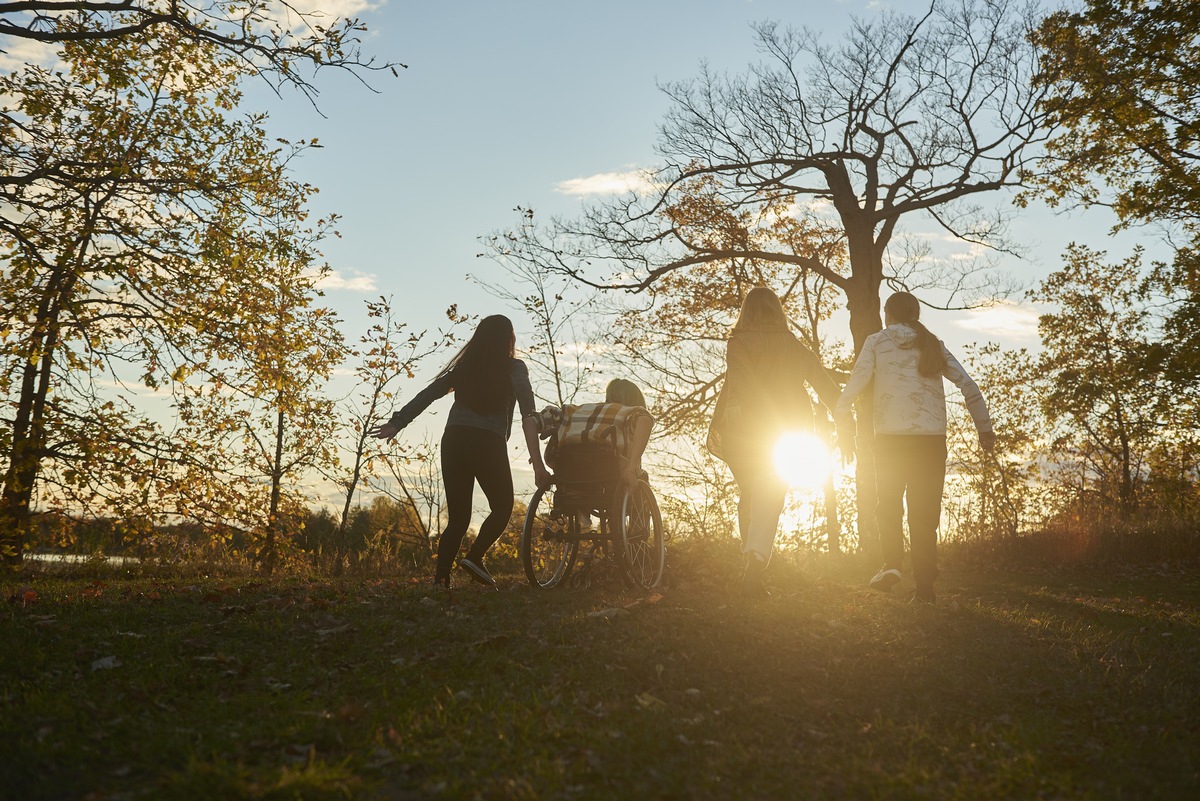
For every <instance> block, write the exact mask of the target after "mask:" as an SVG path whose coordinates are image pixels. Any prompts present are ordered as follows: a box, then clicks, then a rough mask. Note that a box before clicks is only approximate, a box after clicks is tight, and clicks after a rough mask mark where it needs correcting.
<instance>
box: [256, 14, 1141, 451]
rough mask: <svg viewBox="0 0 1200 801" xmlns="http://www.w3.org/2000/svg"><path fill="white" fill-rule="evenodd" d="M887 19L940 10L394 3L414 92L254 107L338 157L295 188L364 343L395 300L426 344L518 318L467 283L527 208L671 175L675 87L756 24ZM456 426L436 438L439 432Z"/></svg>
mask: <svg viewBox="0 0 1200 801" xmlns="http://www.w3.org/2000/svg"><path fill="white" fill-rule="evenodd" d="M347 1H348V2H357V1H360V0H347ZM885 5H886V6H889V7H893V8H895V9H897V10H901V11H905V12H909V13H921V12H923V11H924V10H925V9H926V8H927V3H925V2H914V0H895V1H894V2H891V3H880V2H866V0H843V1H840V2H839V1H838V0H828V1H827V2H819V3H811V2H796V0H640V2H633V1H632V0H606V2H575V1H574V0H558V1H557V2H555V1H553V0H490V1H488V2H481V1H478V0H472V1H471V2H461V1H456V0H443V1H442V2H427V1H422V2H401V1H400V0H391V2H388V3H386V4H383V5H380V6H378V7H377V8H375V9H374V10H369V11H365V12H363V13H362V18H363V20H364V21H365V22H366V23H367V25H368V26H369V27H370V29H371V32H370V34H369V38H368V40H367V41H366V44H365V48H366V49H367V50H368V51H369V52H371V53H373V54H375V55H376V56H377V57H378V58H379V59H381V60H388V59H390V60H395V61H400V62H403V63H406V64H408V65H409V69H407V70H404V71H401V74H400V76H399V77H398V78H392V77H391V76H390V75H378V76H374V77H373V78H371V81H372V83H373V85H374V86H375V87H376V88H377V89H378V90H380V93H379V94H374V93H372V92H370V91H369V90H367V89H366V88H364V87H362V86H361V85H359V84H358V83H357V82H356V81H355V80H353V79H352V78H349V77H348V76H345V75H339V74H335V73H326V74H324V75H322V76H320V77H319V78H318V83H317V85H318V87H319V88H320V89H321V90H322V94H321V96H320V98H319V100H318V103H319V106H320V108H321V111H322V112H323V113H324V115H325V116H324V117H322V116H320V115H319V114H318V113H317V112H316V111H314V110H313V109H312V108H311V106H309V105H308V104H307V103H306V101H305V100H304V99H303V98H302V97H300V96H299V95H295V94H288V95H286V96H285V97H284V98H282V100H278V99H274V98H272V97H271V96H270V95H269V93H267V92H266V91H265V90H263V88H262V87H258V88H255V89H252V91H251V92H250V93H249V96H248V98H247V105H248V106H250V107H254V106H258V107H267V108H269V109H270V110H271V113H272V118H273V121H272V126H273V127H274V130H275V131H276V132H277V133H279V135H283V136H288V137H289V138H306V137H318V138H319V139H320V141H321V143H322V145H323V146H324V148H323V149H322V150H319V151H316V152H315V153H312V154H311V155H309V156H307V157H306V158H305V159H303V160H302V161H300V162H298V163H297V164H296V170H297V174H298V175H299V176H300V177H301V178H303V179H304V180H306V181H309V182H310V183H313V184H315V185H317V186H318V187H320V189H321V194H320V195H319V196H318V198H317V202H316V205H315V210H316V211H317V212H318V213H326V212H329V211H335V212H337V213H339V214H341V215H342V216H343V220H342V223H341V225H340V226H339V227H340V230H341V232H342V235H343V237H342V239H340V240H337V241H331V242H329V243H327V246H326V248H325V251H326V254H327V256H328V259H329V261H330V263H331V265H332V266H333V267H334V269H335V270H337V272H338V274H339V276H340V277H341V278H342V279H343V280H344V281H346V282H348V285H347V286H346V287H344V288H340V289H335V288H331V289H330V291H329V295H328V297H329V300H330V302H331V303H332V304H333V305H334V306H335V307H337V308H338V309H339V310H340V311H341V313H342V314H343V316H344V317H345V318H346V320H347V333H348V335H350V336H351V337H355V336H357V332H358V331H359V330H360V329H361V325H362V323H361V313H360V308H361V300H362V298H363V297H366V296H373V295H378V294H394V295H395V297H396V299H397V306H398V307H399V309H400V311H401V313H402V315H403V316H404V317H405V318H406V319H408V321H409V322H410V323H411V324H412V325H413V326H414V327H417V328H422V327H427V326H432V325H436V324H438V322H440V321H441V320H442V319H443V318H442V316H441V315H442V310H443V309H445V308H446V306H448V305H449V304H451V303H458V304H459V306H460V309H461V310H462V311H465V312H468V313H472V314H487V313H492V312H495V311H504V309H503V307H502V306H501V305H500V303H499V302H498V301H496V300H494V299H493V298H491V297H490V296H488V295H487V294H485V293H484V292H483V291H482V290H481V289H479V288H478V287H476V286H475V285H473V284H471V283H470V282H468V281H467V280H466V276H467V275H468V274H477V275H490V276H491V277H493V278H498V277H499V276H501V275H502V273H501V272H500V270H499V268H498V267H497V266H496V265H494V264H493V263H491V262H489V261H487V260H484V259H478V258H476V254H477V253H478V252H479V251H480V250H481V249H482V248H481V246H480V243H479V241H478V238H479V237H480V236H483V235H486V234H488V233H489V232H492V231H494V230H497V229H501V228H504V227H506V226H509V225H512V224H514V223H515V221H516V215H515V214H514V213H513V212H512V209H513V207H515V206H518V205H521V206H532V207H533V208H534V209H536V210H537V211H538V213H539V216H542V215H546V214H551V213H567V214H569V213H571V212H573V211H574V210H576V209H578V208H579V207H580V198H579V197H577V196H573V195H570V194H568V193H565V192H564V191H563V189H562V186H563V184H564V182H568V181H571V180H574V179H584V178H588V177H591V176H596V175H599V174H603V173H618V172H622V171H627V170H630V169H634V168H638V167H647V166H651V165H653V164H654V153H653V145H654V141H655V130H656V126H657V125H658V123H659V122H660V120H661V118H662V116H663V114H664V112H665V111H666V109H667V102H666V98H665V97H664V96H663V94H662V93H661V92H660V91H659V89H658V88H657V84H658V83H662V82H668V81H673V80H679V79H687V78H690V77H693V76H694V75H696V74H697V71H698V67H699V65H700V63H701V62H702V61H705V60H706V61H708V63H709V64H710V66H711V67H712V68H713V69H714V70H716V71H730V72H738V71H741V70H743V69H744V68H745V67H746V65H747V64H748V63H750V62H752V61H754V60H756V58H757V55H756V53H755V51H754V44H753V37H752V34H751V31H750V24H751V23H752V22H756V21H762V20H775V21H779V22H781V23H784V24H791V25H795V26H808V27H811V28H814V29H817V30H821V31H824V32H826V33H827V35H828V36H829V37H830V39H831V40H833V39H836V38H837V37H838V36H839V35H840V32H841V31H842V29H843V28H844V27H845V26H846V24H847V23H848V22H849V20H850V15H852V14H857V15H874V14H877V13H879V12H880V9H881V7H883V6H885ZM999 200H1000V199H999V198H997V201H998V202H999ZM1109 224H1110V221H1109V219H1108V218H1107V217H1105V216H1104V215H1103V214H1098V213H1097V214H1089V215H1073V216H1067V217H1063V216H1055V215H1053V214H1051V213H1050V212H1049V211H1048V210H1046V209H1044V208H1041V207H1035V208H1032V209H1030V210H1027V211H1024V212H1020V214H1019V216H1018V219H1017V223H1016V225H1015V226H1014V228H1013V235H1014V237H1015V239H1016V240H1017V241H1018V242H1021V243H1023V244H1025V245H1027V246H1029V252H1030V255H1031V257H1032V258H1031V260H1030V261H1027V262H1019V261H1016V260H1012V259H1005V260H1004V263H1005V265H1006V266H1007V267H1008V268H1009V269H1011V270H1012V272H1013V273H1014V274H1015V275H1016V276H1017V277H1018V278H1019V279H1020V280H1021V281H1022V282H1023V283H1025V284H1026V285H1029V284H1032V283H1033V282H1034V281H1036V279H1037V277H1038V276H1039V275H1044V274H1045V273H1046V272H1048V271H1050V270H1052V269H1054V268H1055V267H1056V266H1057V263H1058V255H1059V254H1060V253H1061V252H1062V250H1063V248H1064V247H1065V245H1066V244H1067V243H1068V242H1070V241H1072V240H1078V241H1083V242H1087V243H1089V244H1092V245H1093V246H1099V247H1109V248H1110V249H1111V252H1112V253H1113V254H1115V255H1121V256H1123V255H1125V254H1126V253H1127V252H1128V247H1129V244H1128V242H1129V241H1131V240H1128V238H1127V239H1126V241H1124V242H1114V243H1105V242H1103V241H1102V240H1103V239H1104V237H1105V236H1106V235H1107V229H1108V225H1109ZM1018 300H1019V298H1018ZM517 322H518V328H520V321H519V320H518V321H517ZM928 322H929V324H930V327H931V328H933V329H934V330H935V331H936V332H937V333H938V334H939V335H940V336H942V337H943V338H944V339H945V340H946V342H947V344H948V345H949V346H950V347H951V348H952V349H955V350H958V349H960V348H961V346H962V345H963V344H965V343H967V342H973V341H986V340H996V341H1000V342H1002V343H1005V344H1009V345H1031V344H1034V343H1035V342H1036V338H1035V337H1034V336H1033V328H1032V326H1033V324H1034V323H1035V322H1036V317H1035V310H1033V309H1032V308H1029V307H1024V308H1023V309H1022V308H1017V309H1015V310H1014V309H1008V310H1006V311H1005V312H1004V313H1003V314H1000V313H996V312H993V313H991V316H987V315H984V316H979V315H974V316H973V315H968V314H965V313H949V312H936V313H931V314H930V315H928ZM981 324H982V325H983V327H984V328H983V330H980V328H979V326H980V325H981ZM1009 326H1011V328H1010V327H1009ZM843 336H845V334H843ZM433 366H434V365H431V368H432V367H433ZM426 378H428V376H419V377H418V380H417V381H415V382H412V385H411V386H410V387H407V388H406V391H405V395H406V396H408V395H411V393H412V392H414V391H416V389H418V388H419V385H420V384H421V383H422V381H423V380H424V379H426ZM435 408H438V407H435ZM443 411H444V410H443ZM442 419H444V417H442V415H438V416H437V417H436V418H434V419H428V418H427V419H426V420H425V421H424V422H423V425H427V426H429V427H430V428H433V429H436V428H438V427H440V425H441V420H442ZM514 444H515V443H514Z"/></svg>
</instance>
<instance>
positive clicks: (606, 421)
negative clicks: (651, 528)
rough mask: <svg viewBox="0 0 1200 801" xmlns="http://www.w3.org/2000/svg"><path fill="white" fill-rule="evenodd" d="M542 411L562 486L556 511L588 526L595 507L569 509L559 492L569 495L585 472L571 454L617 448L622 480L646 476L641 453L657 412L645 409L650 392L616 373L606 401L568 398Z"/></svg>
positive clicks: (551, 462)
mask: <svg viewBox="0 0 1200 801" xmlns="http://www.w3.org/2000/svg"><path fill="white" fill-rule="evenodd" d="M540 417H541V421H540V428H541V434H540V437H541V438H542V439H547V440H549V442H548V443H547V445H546V464H547V465H548V466H550V467H551V468H552V469H554V470H555V473H556V475H555V483H556V484H557V485H558V487H559V490H560V492H559V493H558V494H556V496H555V509H554V512H553V513H552V514H554V515H555V516H558V515H559V514H562V513H563V512H574V513H575V514H576V515H577V518H578V520H579V524H580V526H579V527H580V530H581V531H588V530H590V529H591V527H592V521H591V515H590V514H589V513H590V511H591V509H588V508H576V509H568V508H566V506H565V505H563V506H560V504H559V502H558V498H559V496H566V497H564V501H567V498H569V496H570V495H571V493H570V489H569V488H570V487H571V485H572V483H573V482H576V481H580V480H583V479H584V477H583V476H581V475H578V473H579V472H581V471H580V460H575V459H572V458H571V456H572V454H573V453H581V452H587V453H588V455H589V456H591V455H593V454H597V453H598V454H603V453H606V452H609V451H611V452H613V453H615V456H616V472H617V475H616V481H617V486H624V487H627V488H631V487H633V486H635V485H636V484H637V482H638V481H639V480H640V479H644V478H646V472H645V471H644V470H643V469H642V455H643V454H644V453H645V451H646V445H647V443H649V441H650V432H651V430H652V429H653V428H654V417H653V416H651V414H650V412H648V411H646V398H645V396H643V395H642V391H641V390H640V389H638V387H637V385H636V384H634V383H633V382H632V381H628V380H626V379H624V378H614V379H613V380H612V381H610V382H609V383H608V386H607V387H606V388H605V392H604V401H603V402H602V403H585V404H581V405H578V406H575V405H572V404H567V405H566V406H564V407H563V408H562V409H559V408H558V407H556V406H547V407H546V408H545V409H543V410H542V411H541V413H540ZM564 454H566V458H564ZM588 461H590V460H588ZM601 461H603V460H601ZM603 478H607V477H603ZM564 489H566V492H563V490H564ZM568 503H569V501H568ZM585 505H586V504H585Z"/></svg>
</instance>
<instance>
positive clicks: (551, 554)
mask: <svg viewBox="0 0 1200 801" xmlns="http://www.w3.org/2000/svg"><path fill="white" fill-rule="evenodd" d="M553 510H554V490H553V489H539V490H538V491H537V492H535V493H534V494H533V497H532V498H530V499H529V507H528V508H527V509H526V510H525V526H524V527H523V528H522V529H521V549H520V550H521V564H522V566H524V568H525V577H526V578H528V579H529V583H530V584H532V585H533V586H535V587H540V588H541V589H543V590H549V589H552V588H554V587H557V586H558V585H559V584H561V583H562V581H563V580H564V579H565V578H566V577H567V576H569V575H570V574H571V569H572V568H573V567H574V566H575V555H576V553H577V552H578V550H579V532H578V531H577V530H575V531H573V530H572V528H574V527H578V525H579V523H578V522H577V521H576V520H575V516H574V515H561V516H560V517H559V518H552V517H551V513H552V512H553Z"/></svg>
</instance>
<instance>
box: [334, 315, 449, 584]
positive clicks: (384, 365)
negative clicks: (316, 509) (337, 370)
mask: <svg viewBox="0 0 1200 801" xmlns="http://www.w3.org/2000/svg"><path fill="white" fill-rule="evenodd" d="M367 316H368V318H370V319H371V320H373V321H374V322H373V323H372V324H371V327H370V328H369V329H368V330H367V333H366V334H364V335H363V337H362V339H361V340H360V342H361V350H360V351H359V352H358V354H357V355H358V356H359V357H360V358H361V360H362V361H361V363H360V364H359V365H358V366H357V367H356V368H355V370H354V372H355V376H356V378H357V379H358V382H359V383H358V389H357V390H356V392H355V394H354V397H353V398H351V399H350V401H349V403H348V404H346V409H345V412H346V416H347V417H348V418H349V421H350V430H351V432H352V433H351V442H350V446H349V448H348V449H347V450H348V455H349V461H350V464H349V467H348V469H347V470H346V471H345V473H344V474H342V475H340V476H338V477H337V482H338V484H339V486H341V488H342V490H343V491H344V492H345V500H344V502H343V504H342V514H341V518H340V519H339V521H338V527H337V537H336V539H337V553H336V558H335V569H340V568H341V566H342V562H343V560H344V559H345V558H346V557H347V556H348V555H349V553H348V549H347V536H346V535H347V528H348V527H349V525H350V523H351V517H352V516H351V511H352V509H353V505H354V496H355V493H356V492H357V490H358V487H359V484H360V483H361V481H362V479H363V478H364V476H369V475H370V474H371V471H372V467H373V462H374V461H375V459H376V458H377V457H378V456H379V452H378V449H377V448H376V447H374V444H375V442H377V441H376V440H375V439H374V438H373V437H371V436H370V435H369V434H368V432H369V431H370V430H371V429H372V428H374V427H375V425H376V424H378V423H379V422H380V421H381V419H382V417H383V407H384V405H385V404H387V403H389V402H390V401H391V399H392V398H393V397H394V396H395V384H396V382H397V380H399V379H400V378H403V377H407V378H412V377H413V375H414V373H415V370H416V367H417V365H418V364H420V363H421V362H422V361H423V360H424V359H426V358H427V357H429V356H431V355H433V354H435V353H440V352H441V351H442V350H444V349H445V348H446V347H448V346H449V345H450V344H452V343H453V342H454V341H455V335H454V326H456V325H457V324H458V323H459V322H460V321H461V320H462V319H463V318H461V317H460V316H459V314H458V309H457V307H456V306H451V307H450V308H449V309H447V310H446V317H447V318H448V319H449V321H450V327H449V328H448V329H446V330H440V331H438V332H437V334H436V336H432V337H431V336H429V332H428V331H409V330H408V325H407V324H406V323H404V322H402V321H400V320H397V319H396V317H395V313H394V312H393V310H392V301H391V299H390V298H384V297H381V298H379V299H378V300H372V301H368V302H367ZM402 486H403V485H402ZM410 500H411V499H410ZM414 508H419V507H416V505H415V504H414ZM418 518H419V516H418Z"/></svg>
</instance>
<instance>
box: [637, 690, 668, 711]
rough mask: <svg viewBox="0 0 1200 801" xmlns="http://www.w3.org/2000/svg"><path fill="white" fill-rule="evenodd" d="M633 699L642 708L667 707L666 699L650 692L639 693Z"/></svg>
mask: <svg viewBox="0 0 1200 801" xmlns="http://www.w3.org/2000/svg"><path fill="white" fill-rule="evenodd" d="M635 700H637V702H638V706H640V707H641V708H642V709H666V707H667V702H666V701H664V700H663V699H661V698H659V697H658V696H655V695H651V694H650V693H641V694H640V695H637V696H635Z"/></svg>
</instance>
